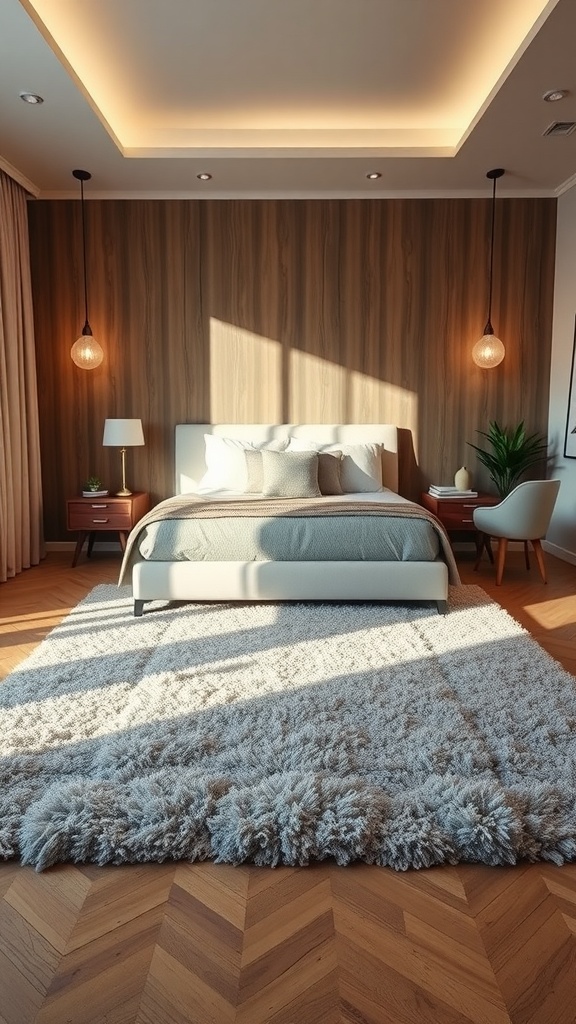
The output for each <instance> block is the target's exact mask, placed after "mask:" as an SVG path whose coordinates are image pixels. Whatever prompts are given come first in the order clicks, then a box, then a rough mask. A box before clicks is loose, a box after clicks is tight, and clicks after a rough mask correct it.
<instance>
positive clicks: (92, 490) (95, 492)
mask: <svg viewBox="0 0 576 1024" xmlns="http://www.w3.org/2000/svg"><path fill="white" fill-rule="evenodd" d="M107 494H108V491H105V490H103V488H102V481H101V479H100V477H98V476H89V477H88V479H87V481H86V483H85V484H83V485H82V497H84V498H105V497H106V495H107Z"/></svg>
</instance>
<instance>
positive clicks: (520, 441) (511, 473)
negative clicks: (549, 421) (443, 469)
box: [466, 420, 548, 498]
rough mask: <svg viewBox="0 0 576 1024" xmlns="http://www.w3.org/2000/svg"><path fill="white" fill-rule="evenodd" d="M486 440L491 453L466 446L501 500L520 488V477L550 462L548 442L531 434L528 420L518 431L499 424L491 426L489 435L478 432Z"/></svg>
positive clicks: (491, 424) (472, 446) (494, 422)
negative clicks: (541, 463)
mask: <svg viewBox="0 0 576 1024" xmlns="http://www.w3.org/2000/svg"><path fill="white" fill-rule="evenodd" d="M477 433H478V434H481V435H482V437H484V438H486V441H487V442H488V445H489V450H488V451H486V450H485V449H484V448H479V447H478V445H475V444H472V443H471V441H467V442H466V443H467V444H468V445H470V447H471V448H473V449H474V451H475V452H476V453H477V455H478V459H479V461H480V462H481V463H482V465H483V466H486V469H487V470H488V472H489V474H490V479H491V480H492V481H493V483H494V485H495V487H496V490H497V491H498V494H499V495H500V497H501V498H505V497H506V495H507V494H509V493H510V491H511V490H512V489H513V488H514V487H515V486H516V484H517V482H518V480H519V479H520V477H521V476H522V475H523V474H524V473H525V472H526V470H528V469H529V468H530V467H531V466H534V465H536V464H537V463H538V462H542V461H543V460H546V459H547V458H548V442H547V440H546V438H545V437H544V436H543V435H542V434H537V433H535V434H527V433H526V431H525V429H524V420H522V422H521V423H519V424H518V426H517V427H512V428H509V427H500V426H499V425H498V423H496V420H493V421H491V422H490V425H489V428H488V432H485V431H483V430H478V431H477Z"/></svg>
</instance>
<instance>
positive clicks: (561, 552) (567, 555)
mask: <svg viewBox="0 0 576 1024" xmlns="http://www.w3.org/2000/svg"><path fill="white" fill-rule="evenodd" d="M542 547H543V548H544V551H546V552H547V554H549V555H554V557H555V558H560V559H561V560H562V561H563V562H570V564H571V565H576V554H575V553H574V551H568V550H567V549H566V548H561V547H559V546H558V544H552V543H551V541H549V540H543V541H542Z"/></svg>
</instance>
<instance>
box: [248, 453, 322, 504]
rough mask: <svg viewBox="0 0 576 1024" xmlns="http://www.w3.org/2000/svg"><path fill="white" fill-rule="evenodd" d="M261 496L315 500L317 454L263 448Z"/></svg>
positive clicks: (318, 494) (317, 491)
mask: <svg viewBox="0 0 576 1024" xmlns="http://www.w3.org/2000/svg"><path fill="white" fill-rule="evenodd" d="M262 494H264V495H265V497H267V498H318V497H319V496H320V488H319V486H318V453H317V452H271V451H267V450H266V449H264V450H263V451H262Z"/></svg>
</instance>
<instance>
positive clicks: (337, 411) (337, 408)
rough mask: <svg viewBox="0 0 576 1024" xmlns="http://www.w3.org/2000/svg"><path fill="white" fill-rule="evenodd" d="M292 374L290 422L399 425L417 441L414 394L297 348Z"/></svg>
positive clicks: (291, 354) (294, 350) (292, 357)
mask: <svg viewBox="0 0 576 1024" xmlns="http://www.w3.org/2000/svg"><path fill="white" fill-rule="evenodd" d="M289 373H290V381H289V392H288V394H289V408H288V420H289V422H290V423H395V424H396V425H397V426H399V427H406V428H407V429H408V430H411V431H412V433H413V436H414V439H416V437H417V427H418V397H417V395H416V394H415V392H413V391H409V390H408V389H407V388H403V387H399V386H398V385H397V384H392V383H390V382H389V381H385V380H377V379H376V378H374V377H371V376H369V375H368V374H366V373H360V372H358V371H357V370H348V369H346V368H345V367H343V366H339V365H338V364H337V363H333V362H330V361H329V360H328V359H321V358H320V357H319V356H314V355H311V354H310V353H309V352H301V351H299V350H298V349H293V350H292V351H291V352H290V370H289Z"/></svg>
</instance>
